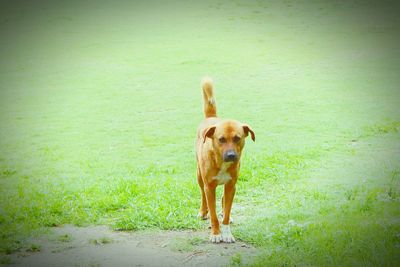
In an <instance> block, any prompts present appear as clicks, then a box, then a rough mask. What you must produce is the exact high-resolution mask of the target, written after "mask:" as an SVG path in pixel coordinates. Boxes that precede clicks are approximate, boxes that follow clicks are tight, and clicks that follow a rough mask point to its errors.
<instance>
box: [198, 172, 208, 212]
mask: <svg viewBox="0 0 400 267" xmlns="http://www.w3.org/2000/svg"><path fill="white" fill-rule="evenodd" d="M197 182H198V183H199V186H200V192H201V205H200V210H199V214H198V215H197V216H198V217H199V218H201V219H203V220H207V219H208V216H207V214H208V206H207V199H206V193H205V192H204V182H203V179H202V178H201V173H200V169H199V168H197Z"/></svg>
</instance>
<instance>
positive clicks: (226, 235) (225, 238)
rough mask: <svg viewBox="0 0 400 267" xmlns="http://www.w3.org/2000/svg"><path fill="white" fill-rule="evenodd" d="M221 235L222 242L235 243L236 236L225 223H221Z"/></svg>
mask: <svg viewBox="0 0 400 267" xmlns="http://www.w3.org/2000/svg"><path fill="white" fill-rule="evenodd" d="M221 237H222V242H225V243H234V242H235V238H234V237H233V235H232V232H231V227H230V226H229V224H228V225H225V224H221Z"/></svg>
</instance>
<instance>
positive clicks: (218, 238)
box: [210, 234, 222, 243]
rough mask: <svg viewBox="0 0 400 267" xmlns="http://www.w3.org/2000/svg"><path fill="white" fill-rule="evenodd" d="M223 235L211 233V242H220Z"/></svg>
mask: <svg viewBox="0 0 400 267" xmlns="http://www.w3.org/2000/svg"><path fill="white" fill-rule="evenodd" d="M221 240H222V239H221V235H213V234H211V235H210V241H211V243H219V242H221Z"/></svg>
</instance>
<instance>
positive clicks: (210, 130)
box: [203, 125, 216, 143]
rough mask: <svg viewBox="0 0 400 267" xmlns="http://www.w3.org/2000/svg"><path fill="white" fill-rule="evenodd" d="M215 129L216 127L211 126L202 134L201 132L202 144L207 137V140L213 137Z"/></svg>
mask: <svg viewBox="0 0 400 267" xmlns="http://www.w3.org/2000/svg"><path fill="white" fill-rule="evenodd" d="M215 128H216V126H215V125H213V126H210V127H208V128H207V129H205V130H204V132H203V143H205V142H206V138H207V137H208V138H212V137H213V135H214V132H215Z"/></svg>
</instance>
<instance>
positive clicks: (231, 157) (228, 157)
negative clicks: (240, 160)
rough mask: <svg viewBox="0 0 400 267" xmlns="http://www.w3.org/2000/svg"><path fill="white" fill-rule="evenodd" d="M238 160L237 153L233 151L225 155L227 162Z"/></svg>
mask: <svg viewBox="0 0 400 267" xmlns="http://www.w3.org/2000/svg"><path fill="white" fill-rule="evenodd" d="M236 159H237V155H236V153H235V151H233V150H228V151H227V152H226V153H225V155H224V161H225V162H230V161H235V160H236Z"/></svg>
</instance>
